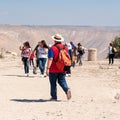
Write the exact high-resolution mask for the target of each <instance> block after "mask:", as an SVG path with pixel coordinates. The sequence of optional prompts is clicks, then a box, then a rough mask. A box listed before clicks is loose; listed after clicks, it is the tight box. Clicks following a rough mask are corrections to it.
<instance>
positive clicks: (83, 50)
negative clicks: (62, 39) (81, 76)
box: [77, 43, 85, 65]
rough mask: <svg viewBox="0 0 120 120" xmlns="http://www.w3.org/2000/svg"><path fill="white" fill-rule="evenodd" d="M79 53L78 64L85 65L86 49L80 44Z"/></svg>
mask: <svg viewBox="0 0 120 120" xmlns="http://www.w3.org/2000/svg"><path fill="white" fill-rule="evenodd" d="M77 52H78V56H77V62H79V65H82V64H83V62H82V57H83V55H84V54H85V48H84V47H83V46H82V45H81V44H80V43H78V48H77Z"/></svg>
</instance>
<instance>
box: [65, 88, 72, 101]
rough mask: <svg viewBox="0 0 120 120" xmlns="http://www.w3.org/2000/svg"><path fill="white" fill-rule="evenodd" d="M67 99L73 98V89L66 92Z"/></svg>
mask: <svg viewBox="0 0 120 120" xmlns="http://www.w3.org/2000/svg"><path fill="white" fill-rule="evenodd" d="M66 96H67V99H68V100H70V99H71V90H70V89H68V91H67V93H66Z"/></svg>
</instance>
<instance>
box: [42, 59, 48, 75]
mask: <svg viewBox="0 0 120 120" xmlns="http://www.w3.org/2000/svg"><path fill="white" fill-rule="evenodd" d="M46 60H47V59H46V58H43V60H42V66H43V68H42V74H43V75H44V72H45V64H46Z"/></svg>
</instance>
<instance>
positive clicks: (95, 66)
mask: <svg viewBox="0 0 120 120" xmlns="http://www.w3.org/2000/svg"><path fill="white" fill-rule="evenodd" d="M66 79H67V82H68V84H69V87H70V88H71V91H72V99H71V100H70V101H67V99H66V96H65V94H64V92H63V91H62V89H61V88H60V87H59V86H58V101H57V102H53V101H49V98H50V95H49V92H50V91H49V87H50V86H49V80H48V77H46V78H40V75H39V70H38V74H37V75H33V74H32V68H31V69H30V76H29V77H24V71H23V65H22V63H21V61H20V59H19V58H13V59H10V58H9V59H4V60H3V59H0V120H120V60H116V61H115V64H114V65H112V66H109V65H108V61H107V60H103V61H96V62H88V61H84V65H83V66H78V65H76V67H75V68H74V69H73V68H72V76H71V77H67V78H66Z"/></svg>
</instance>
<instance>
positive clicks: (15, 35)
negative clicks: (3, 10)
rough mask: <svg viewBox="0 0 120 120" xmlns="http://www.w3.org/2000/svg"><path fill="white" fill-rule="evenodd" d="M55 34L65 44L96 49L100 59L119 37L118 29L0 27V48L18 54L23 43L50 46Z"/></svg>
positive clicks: (119, 28)
mask: <svg viewBox="0 0 120 120" xmlns="http://www.w3.org/2000/svg"><path fill="white" fill-rule="evenodd" d="M56 33H60V34H62V35H63V36H64V38H65V41H66V42H70V41H71V40H72V41H73V42H74V43H75V44H77V43H78V42H81V44H82V45H83V46H85V47H86V48H97V50H98V58H99V59H102V58H105V57H106V56H107V48H108V44H109V42H111V40H114V38H115V37H116V36H119V35H120V27H94V26H29V25H28V26H27V25H26V26H22V25H21V26H20V25H19V26H17V25H0V48H4V49H5V50H9V51H13V52H16V53H19V49H18V48H19V46H20V45H22V43H23V42H25V41H29V42H30V44H31V46H32V47H33V48H34V47H35V45H36V44H37V43H38V41H40V40H42V39H45V40H46V41H47V43H48V44H52V43H53V41H52V40H51V36H52V35H54V34H56Z"/></svg>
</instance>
